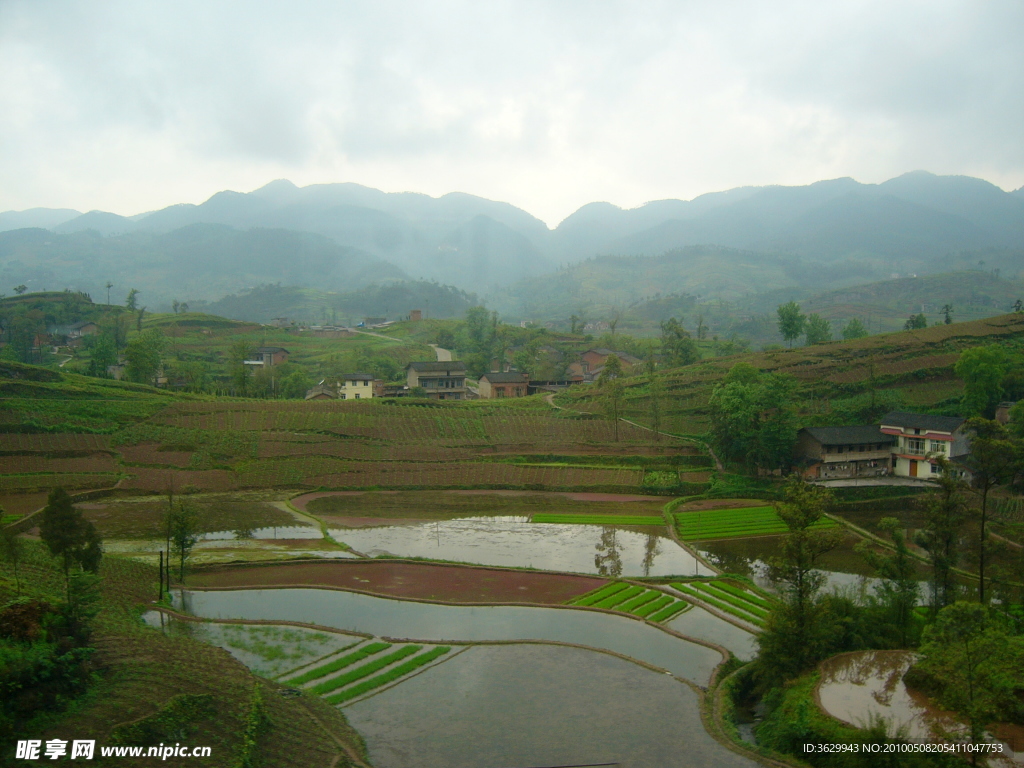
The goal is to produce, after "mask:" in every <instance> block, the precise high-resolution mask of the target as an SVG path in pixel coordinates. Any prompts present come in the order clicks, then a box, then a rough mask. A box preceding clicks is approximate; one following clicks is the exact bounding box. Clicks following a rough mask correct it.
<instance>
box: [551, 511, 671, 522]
mask: <svg viewBox="0 0 1024 768" xmlns="http://www.w3.org/2000/svg"><path fill="white" fill-rule="evenodd" d="M531 521H532V522H534V523H580V524H581V525H664V524H665V518H663V517H661V516H660V515H658V516H655V515H572V514H569V515H556V514H545V513H543V512H542V513H539V514H536V515H534V516H533V517H532V518H531Z"/></svg>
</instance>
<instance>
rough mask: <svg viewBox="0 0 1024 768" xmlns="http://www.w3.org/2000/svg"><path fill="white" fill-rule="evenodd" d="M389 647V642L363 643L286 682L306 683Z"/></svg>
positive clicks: (290, 683) (291, 683)
mask: <svg viewBox="0 0 1024 768" xmlns="http://www.w3.org/2000/svg"><path fill="white" fill-rule="evenodd" d="M390 647H391V643H370V644H369V645H364V646H363V647H362V648H360V649H359V650H358V651H355V652H354V653H349V654H347V655H345V656H342V657H341V658H339V659H335V660H334V661H331V662H328V663H327V664H324V665H323V666H321V667H316V668H314V669H311V670H309V671H308V672H304V673H303V674H301V675H299V676H298V677H296V678H293V679H291V680H288V681H287V683H288V685H302V684H303V683H308V682H309V681H310V680H316V679H317V678H318V677H324V676H325V675H329V674H331V672H337V671H338V670H339V669H344V668H345V667H348V666H351V665H352V664H355V663H356V662H357V661H362V660H363V659H367V658H369V657H370V656H373V655H374V654H378V653H380V652H381V651H386V650H387V649H388V648H390Z"/></svg>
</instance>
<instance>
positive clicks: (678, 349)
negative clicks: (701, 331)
mask: <svg viewBox="0 0 1024 768" xmlns="http://www.w3.org/2000/svg"><path fill="white" fill-rule="evenodd" d="M661 355H662V358H663V359H664V361H665V365H667V366H669V367H670V368H675V367H678V366H681V365H690V364H691V363H695V362H697V361H698V360H700V352H698V351H697V345H696V344H695V343H694V341H693V339H692V338H691V337H690V333H689V331H687V330H686V329H685V328H684V327H683V324H682V323H680V322H679V321H678V320H676V319H675V318H674V317H670V318H669V319H668V320H665V321H664V322H662V324H661Z"/></svg>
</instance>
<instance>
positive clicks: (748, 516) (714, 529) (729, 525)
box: [675, 507, 838, 541]
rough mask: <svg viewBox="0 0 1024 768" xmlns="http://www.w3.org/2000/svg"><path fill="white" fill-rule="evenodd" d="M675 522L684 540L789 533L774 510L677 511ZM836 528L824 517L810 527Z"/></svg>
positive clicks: (749, 508) (759, 508)
mask: <svg viewBox="0 0 1024 768" xmlns="http://www.w3.org/2000/svg"><path fill="white" fill-rule="evenodd" d="M675 520H676V530H678V531H679V538H681V539H683V541H702V540H706V539H728V538H737V537H740V536H769V535H772V534H778V533H786V532H787V531H788V530H789V529H788V528H787V527H786V524H785V523H784V522H783V521H782V518H781V517H779V516H778V515H777V514H776V512H775V510H774V509H772V508H771V507H743V508H740V509H707V510H701V511H699V512H696V511H691V512H677V513H676V514H675ZM837 525H838V523H837V522H836V521H835V520H832V519H831V518H827V517H825V518H822V519H821V520H819V521H818V522H816V523H815V524H814V525H812V526H811V528H834V527H835V526H837Z"/></svg>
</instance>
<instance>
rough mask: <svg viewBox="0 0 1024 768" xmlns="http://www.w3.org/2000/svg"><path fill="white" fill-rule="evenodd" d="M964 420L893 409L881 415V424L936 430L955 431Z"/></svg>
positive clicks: (957, 417)
mask: <svg viewBox="0 0 1024 768" xmlns="http://www.w3.org/2000/svg"><path fill="white" fill-rule="evenodd" d="M964 421H965V420H964V419H962V418H960V417H959V416H932V415H931V414H927V413H907V412H906V411H893V412H892V413H887V414H885V416H883V417H882V426H883V427H903V428H904V429H932V430H935V431H936V432H955V431H956V430H957V428H958V427H959V426H960V425H961V424H963V423H964Z"/></svg>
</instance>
